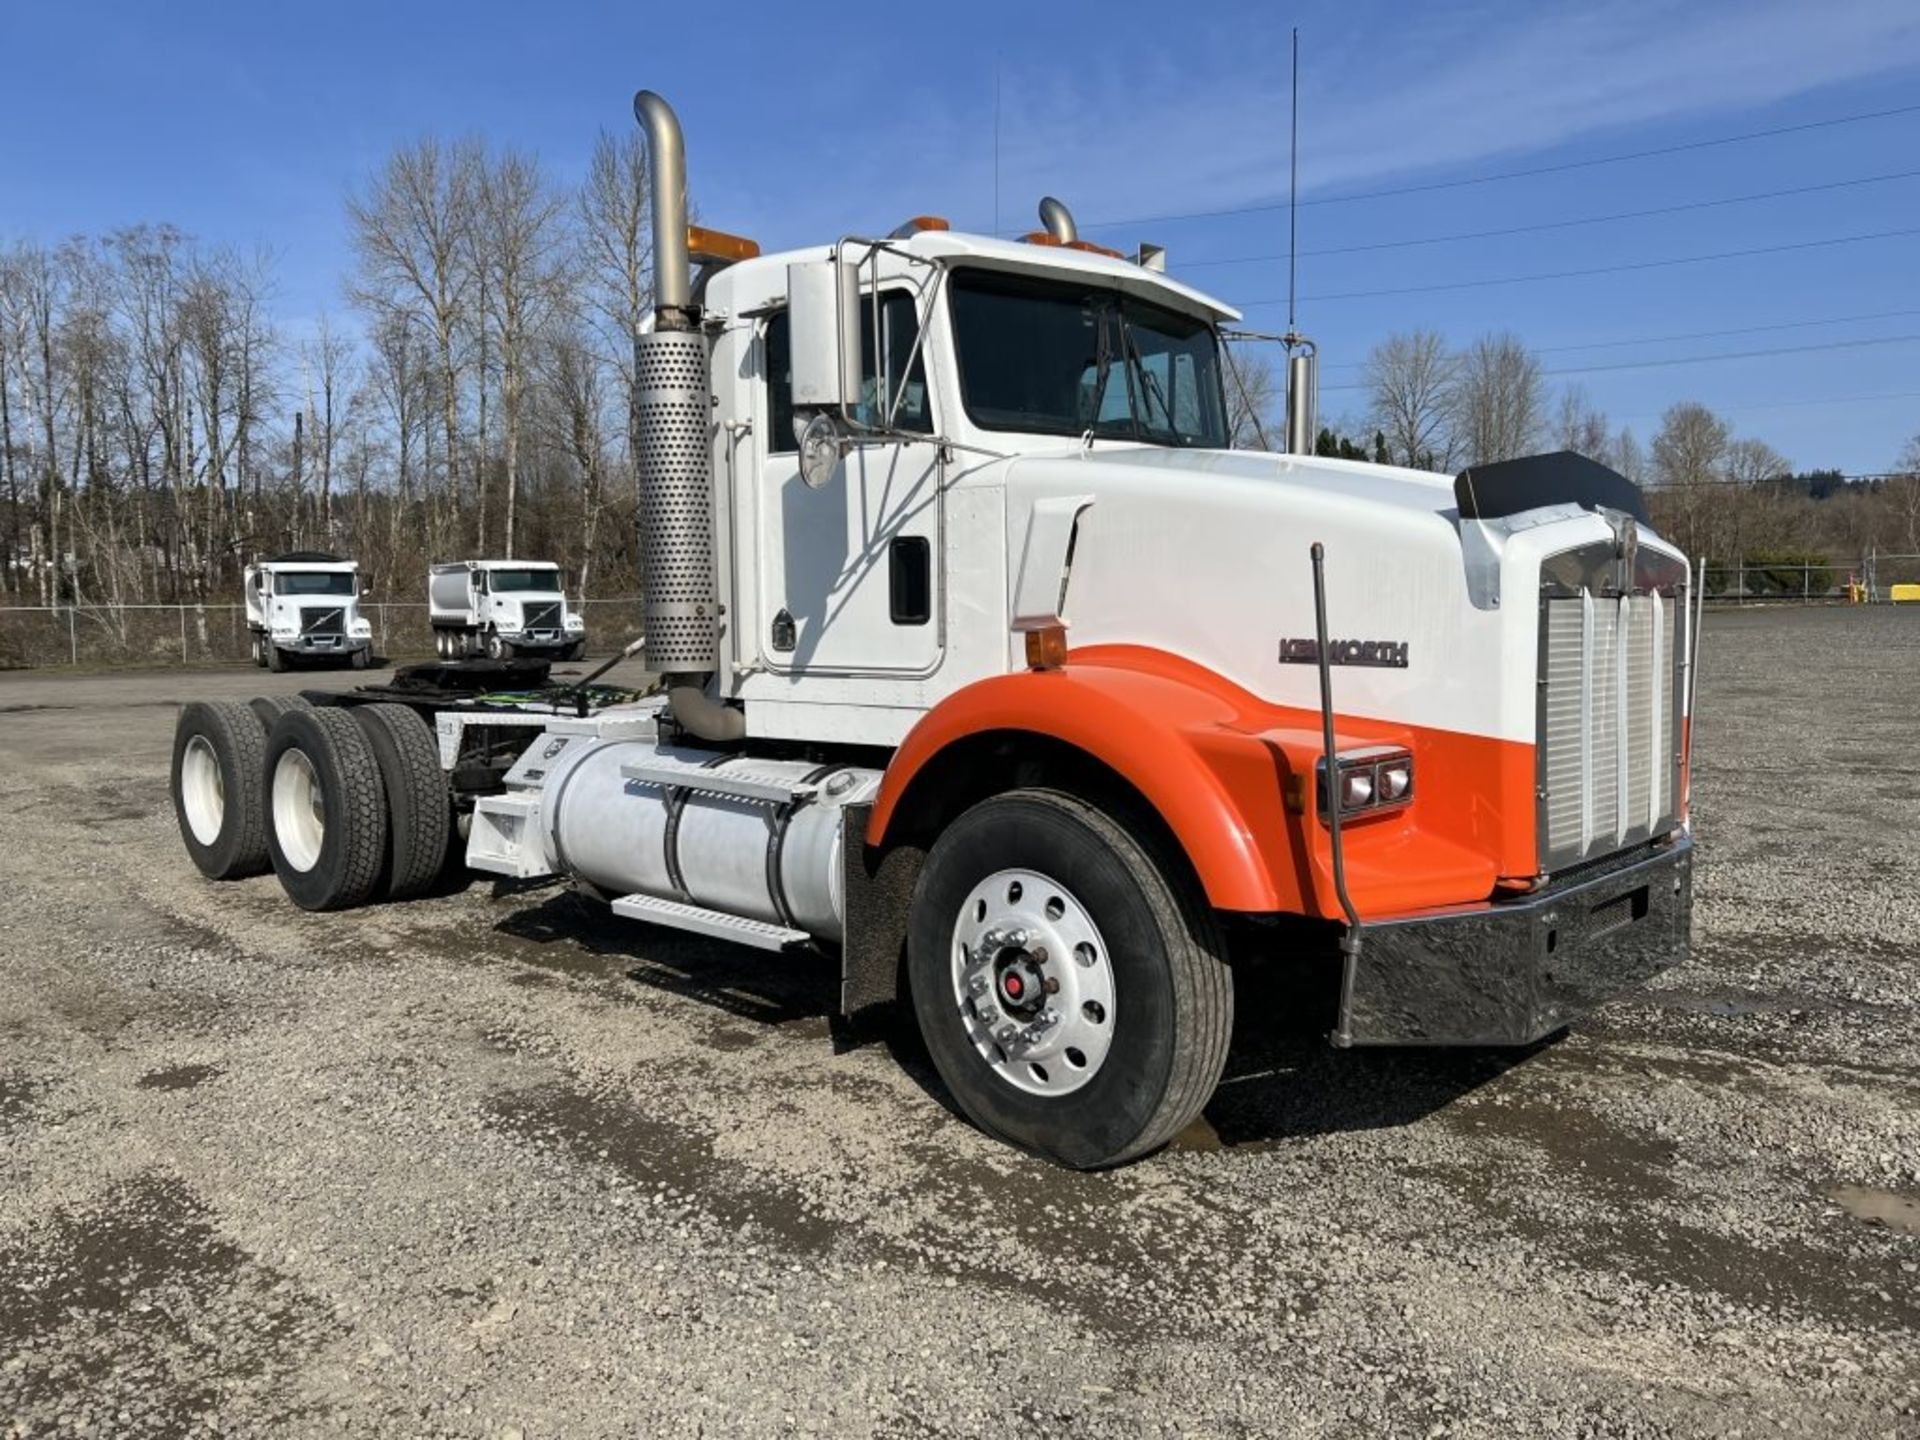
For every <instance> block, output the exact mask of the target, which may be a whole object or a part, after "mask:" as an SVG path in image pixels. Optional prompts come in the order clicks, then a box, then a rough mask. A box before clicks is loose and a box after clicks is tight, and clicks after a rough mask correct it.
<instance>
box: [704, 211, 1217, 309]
mask: <svg viewBox="0 0 1920 1440" xmlns="http://www.w3.org/2000/svg"><path fill="white" fill-rule="evenodd" d="M862 238H871V237H862ZM888 243H889V244H890V245H893V246H895V247H896V248H898V249H900V250H903V251H905V252H907V253H908V254H910V255H920V256H924V257H925V258H926V259H928V260H941V261H948V262H957V263H964V264H970V265H979V266H981V267H983V268H986V269H994V270H1017V271H1019V272H1021V273H1022V274H1028V275H1043V276H1044V275H1054V276H1085V277H1087V278H1089V279H1096V280H1099V281H1101V282H1103V283H1106V284H1109V285H1112V286H1113V287H1114V288H1115V289H1117V290H1121V291H1123V292H1124V293H1126V294H1129V295H1133V296H1136V297H1138V298H1140V299H1142V300H1153V301H1156V302H1158V303H1159V304H1162V305H1166V306H1169V307H1170V308H1172V309H1175V310H1184V311H1187V312H1188V313H1190V314H1197V315H1203V316H1205V317H1206V318H1207V319H1208V320H1210V321H1212V322H1213V323H1215V324H1223V323H1225V324H1231V323H1233V322H1236V321H1238V320H1239V319H1240V318H1241V317H1240V312H1239V311H1238V310H1236V309H1235V308H1234V307H1233V306H1231V305H1229V304H1227V303H1226V302H1225V301H1224V300H1220V299H1217V298H1215V297H1214V296H1212V295H1209V294H1207V293H1206V292H1205V291H1203V290H1196V289H1194V288H1193V287H1192V286H1191V285H1187V284H1183V283H1182V282H1181V281H1178V280H1175V279H1173V278H1172V277H1171V276H1168V275H1165V274H1162V273H1161V272H1159V271H1157V270H1149V269H1147V268H1146V267H1145V266H1144V265H1136V264H1135V263H1134V262H1133V261H1131V260H1124V259H1116V258H1115V257H1113V256H1111V255H1102V254H1099V253H1098V252H1097V251H1093V250H1075V249H1072V248H1071V247H1069V246H1065V245H1033V244H1029V243H1027V242H1025V241H1019V240H1001V239H998V238H996V237H994V236H991V235H970V234H967V233H965V232H964V231H958V230H918V231H915V232H914V233H913V234H911V235H909V236H906V237H905V238H903V239H898V240H890V241H888ZM832 248H833V247H832V246H828V245H814V246H809V247H808V248H806V249H803V250H783V251H780V252H779V253H777V254H773V255H761V256H758V257H756V258H754V259H752V260H742V261H740V262H739V263H738V264H735V265H730V266H728V267H727V268H726V269H724V270H722V271H720V272H719V273H717V274H716V275H715V276H714V277H713V279H712V280H711V281H710V282H708V286H707V303H708V305H709V306H710V307H712V308H716V309H722V310H727V311H729V312H731V313H734V314H739V313H740V312H742V311H747V310H757V309H761V308H763V307H765V306H768V305H773V304H779V303H784V301H785V300H786V294H787V266H789V265H792V264H798V263H800V262H802V261H807V260H820V259H824V258H825V257H826V255H827V254H828V252H829V251H830V250H831V249H832Z"/></svg>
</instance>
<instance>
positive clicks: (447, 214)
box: [347, 136, 479, 517]
mask: <svg viewBox="0 0 1920 1440" xmlns="http://www.w3.org/2000/svg"><path fill="white" fill-rule="evenodd" d="M478 165H479V146H478V145H477V144H475V143H474V142H472V141H460V142H457V143H455V144H452V145H449V144H446V143H444V142H442V141H440V140H438V139H435V138H433V137H431V136H429V137H427V138H426V139H423V140H419V141H416V142H415V143H414V144H413V145H411V146H409V147H407V148H405V149H402V150H397V151H395V152H394V153H393V154H392V155H390V156H389V157H388V158H387V163H386V165H385V166H384V167H383V168H382V169H381V171H380V173H379V174H378V175H377V176H375V177H374V179H373V181H372V182H371V183H370V184H369V186H368V188H367V190H366V192H365V193H364V194H360V195H351V196H349V197H348V199H347V216H348V219H349V221H350V222H351V224H352V227H353V245H354V250H355V253H356V255H357V257H358V262H359V273H358V276H357V278H356V280H355V282H354V284H353V286H352V287H351V292H350V293H351V294H352V295H353V298H354V299H355V301H356V302H357V303H359V304H360V305H362V306H364V307H365V308H366V309H367V310H369V311H371V312H373V313H374V314H375V315H376V316H380V315H384V314H387V313H392V312H396V311H397V312H411V313H416V314H418V315H420V316H421V317H422V318H423V319H424V320H425V322H426V324H427V326H428V328H429V330H430V332H431V334H432V336H433V339H434V345H435V350H436V354H437V357H438V360H439V365H440V377H439V390H440V406H441V421H442V425H443V428H444V431H445V443H444V445H443V446H442V449H441V463H442V465H443V466H444V467H445V472H446V483H445V485H444V487H443V489H442V492H441V497H440V498H441V503H442V505H443V506H444V507H445V513H446V514H447V515H448V516H449V517H450V516H451V514H452V513H453V510H454V507H455V505H456V503H457V501H456V496H457V493H458V490H459V472H458V460H457V457H458V456H459V454H460V376H461V363H460V354H459V351H458V348H457V347H458V340H459V337H460V334H461V332H462V329H463V327H464V326H465V325H466V324H467V321H468V318H469V317H468V306H469V304H470V303H471V300H472V294H473V287H474V277H473V274H472V271H471V267H470V265H469V263H468V251H467V248H466V245H465V243H464V240H465V232H466V227H467V223H468V218H469V213H470V210H471V207H472V203H473V189H474V179H475V173H476V170H477V168H478Z"/></svg>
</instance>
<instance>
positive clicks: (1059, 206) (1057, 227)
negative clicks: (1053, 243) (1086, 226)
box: [1040, 195, 1080, 245]
mask: <svg viewBox="0 0 1920 1440" xmlns="http://www.w3.org/2000/svg"><path fill="white" fill-rule="evenodd" d="M1040 223H1041V224H1042V225H1044V226H1046V227H1047V233H1048V234H1049V235H1051V236H1053V238H1054V239H1056V240H1058V241H1059V242H1060V243H1061V244H1062V245H1071V244H1073V242H1074V241H1076V240H1078V239H1079V238H1080V230H1079V228H1078V227H1077V226H1076V225H1075V224H1074V223H1073V212H1072V211H1071V210H1069V209H1067V207H1066V205H1065V203H1064V202H1062V201H1059V200H1056V199H1054V198H1053V196H1051V195H1047V196H1043V197H1042V198H1041V201H1040Z"/></svg>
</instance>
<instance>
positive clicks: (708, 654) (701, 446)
mask: <svg viewBox="0 0 1920 1440" xmlns="http://www.w3.org/2000/svg"><path fill="white" fill-rule="evenodd" d="M634 361H635V364H636V365H637V367H638V374H639V383H638V385H637V386H636V387H635V388H636V391H637V395H636V403H635V410H636V412H637V413H636V415H635V422H636V431H637V435H638V439H639V449H640V457H639V458H640V564H641V567H642V569H643V571H644V574H643V575H642V576H641V588H642V593H643V594H644V595H645V596H646V622H647V668H648V669H650V670H653V671H656V672H658V673H661V674H675V673H681V672H687V671H701V670H712V669H713V668H715V667H716V666H717V665H718V664H719V660H720V655H719V637H718V633H717V631H716V629H715V625H714V596H713V450H712V438H711V432H710V430H709V428H708V427H709V424H710V421H711V415H712V410H713V404H712V395H711V385H710V382H709V379H708V375H707V341H706V337H705V336H704V335H702V334H700V333H699V332H698V331H684V330H657V331H654V332H653V333H652V334H648V335H642V336H640V337H639V338H638V339H637V341H636V342H635V344H634Z"/></svg>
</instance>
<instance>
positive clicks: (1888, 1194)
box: [1827, 1185, 1920, 1235]
mask: <svg viewBox="0 0 1920 1440" xmlns="http://www.w3.org/2000/svg"><path fill="white" fill-rule="evenodd" d="M1827 1198H1828V1199H1830V1200H1832V1201H1833V1203H1834V1204H1836V1205H1838V1206H1839V1207H1840V1208H1841V1209H1842V1210H1844V1211H1846V1212H1847V1213H1848V1214H1849V1215H1851V1216H1853V1218H1854V1219H1856V1220H1864V1221H1865V1222H1866V1223H1867V1224H1869V1225H1881V1226H1885V1227H1886V1228H1887V1229H1889V1230H1897V1231H1899V1232H1900V1233H1901V1234H1902V1235H1920V1199H1916V1198H1914V1197H1913V1196H1911V1195H1901V1194H1898V1193H1896V1192H1895V1191H1892V1190H1876V1189H1874V1188H1872V1187H1871V1186H1867V1185H1836V1186H1834V1187H1833V1188H1832V1189H1831V1190H1829V1191H1827Z"/></svg>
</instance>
